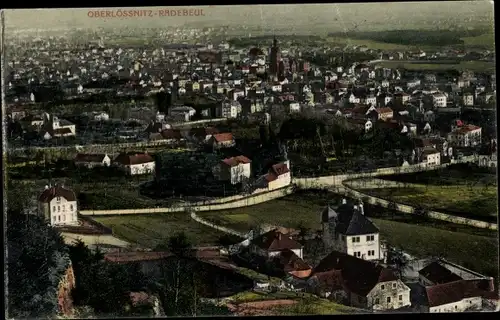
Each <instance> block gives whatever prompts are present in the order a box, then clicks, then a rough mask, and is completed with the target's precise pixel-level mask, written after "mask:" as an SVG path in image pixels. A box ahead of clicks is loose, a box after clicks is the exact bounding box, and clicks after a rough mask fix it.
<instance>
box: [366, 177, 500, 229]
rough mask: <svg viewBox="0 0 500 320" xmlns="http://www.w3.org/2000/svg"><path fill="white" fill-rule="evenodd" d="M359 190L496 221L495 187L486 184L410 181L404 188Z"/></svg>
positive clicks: (416, 204) (432, 208)
mask: <svg viewBox="0 0 500 320" xmlns="http://www.w3.org/2000/svg"><path fill="white" fill-rule="evenodd" d="M363 192H365V193H368V194H370V195H374V196H377V197H379V198H383V199H387V200H392V201H394V202H396V203H403V204H408V205H411V206H423V207H424V208H427V209H429V210H435V211H442V212H445V213H450V214H453V213H456V214H457V215H460V216H464V217H470V218H472V219H482V220H485V221H486V220H487V221H496V219H497V216H498V207H497V202H498V197H497V188H496V186H494V185H490V186H466V185H454V186H436V185H424V184H410V185H409V187H408V188H375V189H363Z"/></svg>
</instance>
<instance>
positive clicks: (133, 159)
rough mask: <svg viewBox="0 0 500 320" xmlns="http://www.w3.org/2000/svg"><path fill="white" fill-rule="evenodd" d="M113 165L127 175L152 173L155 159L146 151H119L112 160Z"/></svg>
mask: <svg viewBox="0 0 500 320" xmlns="http://www.w3.org/2000/svg"><path fill="white" fill-rule="evenodd" d="M113 165H114V166H116V167H118V168H119V169H121V170H122V171H124V172H125V173H126V174H128V175H140V174H149V173H153V172H154V170H155V160H154V159H153V157H151V155H149V154H147V153H132V154H127V153H121V154H119V155H118V156H117V157H116V158H115V159H114V160H113Z"/></svg>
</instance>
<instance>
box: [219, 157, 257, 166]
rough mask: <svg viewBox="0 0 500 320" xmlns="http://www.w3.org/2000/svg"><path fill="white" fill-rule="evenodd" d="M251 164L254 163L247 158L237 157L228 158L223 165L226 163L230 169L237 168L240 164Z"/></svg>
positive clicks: (223, 161)
mask: <svg viewBox="0 0 500 320" xmlns="http://www.w3.org/2000/svg"><path fill="white" fill-rule="evenodd" d="M250 162H252V161H251V160H250V159H248V158H247V157H245V156H236V157H232V158H226V159H224V160H222V163H224V164H226V165H228V166H230V167H235V166H237V165H239V164H246V163H250Z"/></svg>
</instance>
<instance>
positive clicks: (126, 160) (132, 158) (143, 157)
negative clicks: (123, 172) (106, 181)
mask: <svg viewBox="0 0 500 320" xmlns="http://www.w3.org/2000/svg"><path fill="white" fill-rule="evenodd" d="M154 161H155V160H154V159H153V157H152V156H151V155H149V154H147V153H134V154H127V153H120V154H119V155H118V156H117V157H116V158H115V160H114V161H113V162H118V163H120V164H122V165H134V164H143V163H149V162H154Z"/></svg>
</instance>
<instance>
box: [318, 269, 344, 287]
mask: <svg viewBox="0 0 500 320" xmlns="http://www.w3.org/2000/svg"><path fill="white" fill-rule="evenodd" d="M313 277H315V278H316V279H317V281H318V283H317V285H318V288H319V289H320V290H322V291H325V292H333V291H337V290H342V289H344V279H342V271H340V270H330V271H325V272H318V273H316V274H314V276H313Z"/></svg>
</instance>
